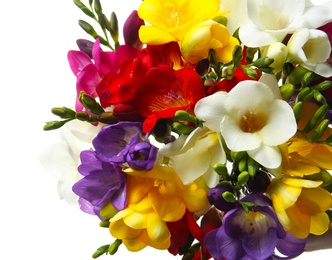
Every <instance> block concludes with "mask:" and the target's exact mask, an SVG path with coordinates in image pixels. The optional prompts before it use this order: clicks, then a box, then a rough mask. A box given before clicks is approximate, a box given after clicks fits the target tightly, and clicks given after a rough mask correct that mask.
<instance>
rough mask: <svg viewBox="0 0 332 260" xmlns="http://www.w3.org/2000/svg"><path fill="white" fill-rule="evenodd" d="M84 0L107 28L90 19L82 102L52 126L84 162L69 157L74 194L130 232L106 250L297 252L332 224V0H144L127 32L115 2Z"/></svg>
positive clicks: (65, 193) (64, 185)
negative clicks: (318, 0) (112, 8)
mask: <svg viewBox="0 0 332 260" xmlns="http://www.w3.org/2000/svg"><path fill="white" fill-rule="evenodd" d="M74 3H75V4H76V5H77V6H78V7H79V8H80V9H81V10H82V11H83V12H84V13H85V14H86V15H88V16H89V17H90V18H91V19H93V20H94V21H95V22H96V23H97V24H98V26H100V31H101V32H102V33H101V34H99V33H98V32H97V30H96V29H95V28H94V26H93V25H91V24H90V23H89V22H86V21H83V20H81V21H80V22H79V24H80V26H81V27H82V28H83V29H84V30H85V31H86V32H87V34H88V35H90V36H91V39H90V40H89V39H79V40H78V41H77V44H78V48H79V50H71V51H69V52H68V60H69V65H70V68H71V70H72V72H73V73H74V74H75V75H76V77H77V83H76V89H77V96H76V104H75V107H74V108H68V107H56V108H53V109H52V113H53V114H54V115H56V116H58V117H60V119H59V120H55V121H51V122H47V123H46V125H45V127H44V130H53V129H59V128H61V129H60V131H61V133H62V138H63V139H64V140H65V142H64V145H62V146H58V147H56V148H53V149H52V154H53V155H56V154H57V153H58V154H60V153H61V154H63V152H67V154H69V155H70V156H71V158H72V159H71V160H72V161H74V162H75V163H76V165H77V167H73V168H71V169H72V171H67V170H68V169H66V171H64V166H63V162H64V161H65V160H67V159H64V158H65V157H64V156H63V157H61V156H60V158H61V159H63V160H64V161H62V164H57V165H58V166H57V167H59V169H60V170H62V171H63V172H62V174H60V175H59V176H60V177H59V192H60V194H61V196H62V198H65V199H66V200H67V201H69V202H76V201H77V198H78V202H79V205H80V208H81V210H82V211H84V212H86V213H89V214H93V215H96V218H99V220H100V226H102V227H107V228H108V230H109V232H110V235H111V236H112V237H114V239H115V241H114V243H112V244H109V245H104V246H101V247H100V248H98V250H97V251H96V252H95V253H94V255H93V257H94V258H95V257H98V256H100V255H102V254H114V253H115V252H116V251H117V249H118V247H119V246H120V245H121V244H123V246H125V247H126V248H127V249H128V250H129V251H139V250H142V249H144V248H145V247H147V246H149V247H153V248H157V249H161V250H168V252H169V253H170V254H172V255H183V258H184V259H210V258H214V259H233V260H236V259H258V260H262V259H274V258H280V257H286V258H287V259H290V258H294V257H296V256H298V255H300V254H301V253H302V252H304V249H305V246H306V241H307V237H308V236H309V234H314V235H321V234H324V233H325V232H326V231H327V230H328V229H329V226H330V223H331V219H332V214H331V213H332V209H331V207H332V195H331V192H332V176H331V173H330V172H329V171H330V170H331V169H332V128H331V120H332V115H331V113H332V108H331V104H332V88H331V85H332V82H331V81H330V80H331V77H332V67H331V63H332V60H331V43H330V39H331V35H332V23H331V22H332V2H331V1H330V2H328V3H325V4H320V5H315V4H313V3H311V2H310V1H309V0H296V1H295V0H293V1H289V0H265V1H263V0H236V1H235V0H221V1H219V0H206V1H200V0H179V1H174V0H163V1H161V0H144V1H142V3H141V4H140V5H139V6H137V7H134V8H133V11H132V13H131V15H130V16H129V17H128V19H127V20H126V22H125V23H124V25H123V39H124V44H122V43H120V42H119V24H118V20H117V17H116V14H115V13H114V12H113V13H111V15H110V19H108V18H107V16H106V15H105V14H104V10H103V8H102V6H101V4H100V1H99V0H89V3H88V4H85V3H83V2H81V1H80V0H74ZM76 140H80V141H81V142H83V143H85V144H86V145H87V146H86V148H85V149H83V150H81V149H80V148H79V146H78V145H77V143H76ZM44 159H45V160H44V164H46V163H47V162H48V163H50V161H52V157H51V156H50V154H48V156H47V155H44ZM46 159H47V160H46ZM57 159H59V156H57ZM46 161H47V162H46ZM52 167H53V166H52Z"/></svg>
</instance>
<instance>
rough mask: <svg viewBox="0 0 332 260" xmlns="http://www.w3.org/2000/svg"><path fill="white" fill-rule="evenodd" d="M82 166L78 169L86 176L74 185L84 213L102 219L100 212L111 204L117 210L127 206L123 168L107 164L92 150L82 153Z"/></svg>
mask: <svg viewBox="0 0 332 260" xmlns="http://www.w3.org/2000/svg"><path fill="white" fill-rule="evenodd" d="M81 161H82V164H81V165H80V166H79V167H78V170H79V172H80V173H81V174H82V175H83V176H84V177H83V178H82V179H80V180H79V181H78V182H76V183H75V184H74V185H73V191H74V192H75V194H77V195H78V196H79V197H80V199H79V203H80V205H81V209H82V211H84V212H86V213H89V214H94V215H97V216H98V217H100V218H102V216H101V214H100V211H101V209H102V208H103V207H104V206H105V205H107V203H109V201H111V202H112V205H113V206H114V208H116V209H117V210H121V209H123V208H124V207H125V205H126V178H125V175H124V173H123V172H122V170H121V167H120V166H119V165H116V164H112V163H107V162H104V161H102V160H100V158H99V157H98V156H97V155H96V153H95V152H93V151H91V150H86V151H83V152H82V153H81Z"/></svg>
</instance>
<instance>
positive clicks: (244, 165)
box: [238, 156, 248, 172]
mask: <svg viewBox="0 0 332 260" xmlns="http://www.w3.org/2000/svg"><path fill="white" fill-rule="evenodd" d="M247 167H248V164H247V157H246V156H244V157H243V158H242V159H241V160H240V161H239V165H238V168H239V171H240V172H243V171H246V170H247Z"/></svg>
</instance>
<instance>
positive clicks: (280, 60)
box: [262, 42, 288, 72]
mask: <svg viewBox="0 0 332 260" xmlns="http://www.w3.org/2000/svg"><path fill="white" fill-rule="evenodd" d="M262 55H263V57H269V58H272V59H273V62H272V63H271V64H270V67H272V68H273V69H274V72H279V71H281V70H282V68H283V66H284V64H285V62H286V60H287V57H288V49H287V47H286V46H285V45H284V44H282V43H281V42H276V43H272V44H270V45H269V46H268V47H266V48H264V50H263V53H262Z"/></svg>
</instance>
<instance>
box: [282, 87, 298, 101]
mask: <svg viewBox="0 0 332 260" xmlns="http://www.w3.org/2000/svg"><path fill="white" fill-rule="evenodd" d="M280 93H281V96H282V98H283V99H285V100H286V99H289V98H290V97H292V96H293V95H294V93H295V86H294V85H293V84H291V83H286V84H284V85H282V86H281V87H280Z"/></svg>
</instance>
